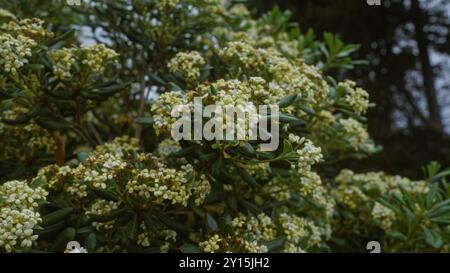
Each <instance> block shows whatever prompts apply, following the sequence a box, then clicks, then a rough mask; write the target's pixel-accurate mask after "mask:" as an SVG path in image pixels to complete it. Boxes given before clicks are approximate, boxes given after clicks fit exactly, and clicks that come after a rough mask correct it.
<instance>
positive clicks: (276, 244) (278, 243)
mask: <svg viewBox="0 0 450 273" xmlns="http://www.w3.org/2000/svg"><path fill="white" fill-rule="evenodd" d="M285 241H286V237H284V236H283V237H280V238H277V239H275V240H273V241H270V242H267V243H266V246H267V249H268V250H269V251H273V250H277V249H280V248H282V247H283V246H284V242H285Z"/></svg>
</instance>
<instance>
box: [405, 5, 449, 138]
mask: <svg viewBox="0 0 450 273" xmlns="http://www.w3.org/2000/svg"><path fill="white" fill-rule="evenodd" d="M411 17H412V21H413V23H414V28H415V32H416V40H417V45H418V48H419V59H420V64H421V70H422V77H423V85H424V88H425V96H426V99H427V104H428V112H429V114H430V116H429V119H430V124H429V125H430V127H431V128H432V129H434V130H436V131H439V132H442V130H443V125H442V117H441V109H440V106H439V103H438V100H437V94H436V88H435V83H434V71H433V67H432V66H431V62H430V54H429V52H428V49H429V42H428V39H427V36H426V33H425V32H424V27H425V24H426V14H425V12H424V11H423V10H422V8H421V7H420V3H419V0H412V1H411Z"/></svg>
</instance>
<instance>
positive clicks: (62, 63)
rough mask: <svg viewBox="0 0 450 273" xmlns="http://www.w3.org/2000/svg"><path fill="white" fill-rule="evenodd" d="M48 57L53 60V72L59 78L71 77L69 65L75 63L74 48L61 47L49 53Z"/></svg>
mask: <svg viewBox="0 0 450 273" xmlns="http://www.w3.org/2000/svg"><path fill="white" fill-rule="evenodd" d="M50 59H51V60H52V62H53V73H54V74H55V76H56V77H57V78H58V79H60V80H64V79H69V78H70V77H72V73H71V72H70V70H71V67H72V65H73V64H75V62H76V59H75V56H74V49H68V48H62V49H59V50H55V51H53V52H51V53H50Z"/></svg>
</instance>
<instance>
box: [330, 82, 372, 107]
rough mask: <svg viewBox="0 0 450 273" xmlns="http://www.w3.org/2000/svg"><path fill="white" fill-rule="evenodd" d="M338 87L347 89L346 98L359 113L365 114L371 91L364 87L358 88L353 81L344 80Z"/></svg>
mask: <svg viewBox="0 0 450 273" xmlns="http://www.w3.org/2000/svg"><path fill="white" fill-rule="evenodd" d="M337 88H343V89H344V90H345V96H344V100H345V102H346V103H348V105H350V107H352V109H353V110H354V111H355V112H356V113H358V114H365V113H366V112H367V108H369V93H367V91H366V90H364V89H362V88H359V87H358V88H357V87H356V83H355V82H353V81H344V82H341V83H339V84H338V87H337Z"/></svg>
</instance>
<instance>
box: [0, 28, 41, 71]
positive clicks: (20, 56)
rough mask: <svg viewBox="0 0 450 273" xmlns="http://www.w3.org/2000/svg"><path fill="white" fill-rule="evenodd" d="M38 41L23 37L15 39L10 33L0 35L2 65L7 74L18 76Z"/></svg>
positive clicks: (0, 63)
mask: <svg viewBox="0 0 450 273" xmlns="http://www.w3.org/2000/svg"><path fill="white" fill-rule="evenodd" d="M36 46H37V43H36V41H34V40H33V39H31V38H28V37H26V36H23V35H19V36H17V37H14V36H12V35H10V34H8V33H3V34H0V56H1V57H0V65H2V68H3V69H4V70H5V71H6V72H10V73H12V74H16V73H17V71H18V70H19V69H20V68H21V67H22V66H23V65H24V64H26V63H28V59H27V57H30V56H31V50H32V49H33V48H34V47H36Z"/></svg>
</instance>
